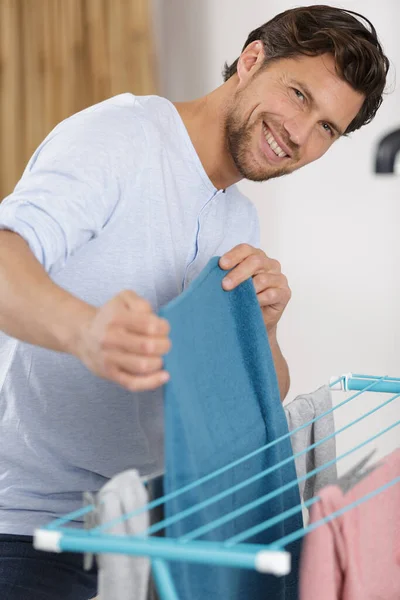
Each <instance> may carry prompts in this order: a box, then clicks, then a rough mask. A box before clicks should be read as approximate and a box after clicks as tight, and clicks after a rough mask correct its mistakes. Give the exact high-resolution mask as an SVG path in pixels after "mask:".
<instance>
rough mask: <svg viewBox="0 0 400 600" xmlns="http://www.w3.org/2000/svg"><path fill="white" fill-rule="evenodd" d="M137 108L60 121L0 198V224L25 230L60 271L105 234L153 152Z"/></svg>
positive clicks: (37, 251) (42, 258)
mask: <svg viewBox="0 0 400 600" xmlns="http://www.w3.org/2000/svg"><path fill="white" fill-rule="evenodd" d="M146 145H147V144H146V138H145V132H144V129H143V126H142V125H141V123H140V121H139V119H138V118H137V117H135V115H134V112H133V111H132V109H131V108H130V109H127V108H122V107H118V106H115V105H111V106H109V107H107V108H106V109H98V110H89V111H83V112H82V113H78V114H77V115H74V116H73V117H71V118H69V119H67V120H66V121H63V122H62V123H60V124H59V125H58V126H57V127H56V128H55V129H54V130H53V131H52V132H51V133H50V135H49V136H48V137H47V138H46V139H45V140H44V142H43V143H42V144H41V145H40V146H39V148H38V149H37V151H36V152H35V153H34V155H33V156H32V158H31V160H30V161H29V163H28V165H27V167H26V169H25V172H24V174H23V176H22V178H21V179H20V181H19V182H18V184H17V186H16V188H15V190H14V191H13V193H12V194H10V195H9V196H8V197H7V198H5V199H4V200H3V202H2V203H1V204H0V229H9V230H11V231H14V232H16V233H18V234H19V235H21V236H22V237H23V238H24V239H25V240H26V242H27V243H28V244H29V247H30V249H31V251H32V252H33V254H34V255H35V256H36V258H37V259H38V261H39V262H40V263H41V264H42V265H43V266H44V268H45V269H46V270H47V271H48V272H50V271H52V270H59V269H60V268H62V267H63V265H64V264H65V263H66V261H67V260H68V257H69V256H71V255H72V254H73V253H74V252H76V250H77V249H78V248H80V247H81V246H82V245H83V244H85V243H87V242H88V241H90V240H91V239H92V238H94V237H97V236H98V235H100V233H101V231H102V229H103V228H104V227H105V226H106V224H107V223H108V221H109V220H110V219H111V217H112V215H113V213H114V211H115V210H116V207H117V206H118V204H119V202H121V198H123V196H124V191H125V188H126V186H127V185H129V183H132V178H133V177H135V174H137V173H138V172H140V169H141V168H142V164H143V160H145V157H146Z"/></svg>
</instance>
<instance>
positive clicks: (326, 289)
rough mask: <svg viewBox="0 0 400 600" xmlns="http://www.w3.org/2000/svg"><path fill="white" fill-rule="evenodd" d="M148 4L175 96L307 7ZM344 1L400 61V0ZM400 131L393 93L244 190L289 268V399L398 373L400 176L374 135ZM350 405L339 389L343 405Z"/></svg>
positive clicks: (388, 418)
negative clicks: (386, 165)
mask: <svg viewBox="0 0 400 600" xmlns="http://www.w3.org/2000/svg"><path fill="white" fill-rule="evenodd" d="M153 1H154V4H155V9H156V10H155V15H156V28H157V29H156V30H157V32H158V43H159V64H160V84H161V92H162V93H163V95H165V96H166V97H168V98H170V99H171V100H178V99H180V100H186V99H191V98H194V97H196V96H199V95H202V94H205V93H207V92H208V91H210V90H211V89H213V88H214V87H216V86H218V85H220V84H221V69H222V66H223V63H224V61H225V60H227V61H228V62H231V61H233V60H234V59H235V58H236V57H237V56H238V54H239V53H240V50H241V48H242V46H243V44H244V42H245V40H246V38H247V35H248V33H249V32H250V31H251V30H252V29H254V28H255V27H257V26H259V25H260V24H262V23H264V22H265V21H267V20H268V19H269V18H271V17H272V16H274V15H275V14H277V13H278V12H281V11H283V10H285V9H287V8H290V7H292V6H298V5H309V4H312V3H311V2H297V3H292V2H287V1H285V0H279V1H278V0H275V1H273V0H270V1H269V2H265V1H264V0H245V1H244V0H235V2H232V0H189V1H188V0H165V1H164V2H163V0H153ZM326 3H327V4H333V5H339V3H335V2H329V1H327V2H326ZM340 6H342V7H343V8H349V9H352V10H355V11H358V12H361V13H362V14H364V15H365V16H367V17H368V18H369V19H370V20H371V21H372V22H373V23H374V25H375V27H376V28H377V30H378V33H379V35H380V38H381V40H382V43H383V45H384V48H385V50H386V53H387V54H388V55H389V57H390V58H391V60H392V63H393V66H394V67H395V66H396V65H399V64H400V45H399V43H398V36H399V30H398V24H399V23H400V2H397V0H381V1H380V2H377V1H376V0H354V1H352V0H347V1H342V2H341V3H340ZM394 71H395V68H393V69H392V73H391V84H392V89H393V87H394V85H393V84H394V75H395V73H394ZM398 126H400V92H399V90H398V89H396V90H395V91H392V92H391V94H389V95H388V96H387V97H386V99H385V101H384V104H383V106H382V107H381V109H380V111H379V112H378V115H377V117H376V118H375V120H374V121H373V123H371V124H370V125H368V126H366V127H365V128H363V129H361V130H360V131H359V132H355V133H354V134H353V135H352V137H351V138H350V139H343V140H340V141H339V142H338V143H337V144H336V146H335V147H334V148H332V149H331V150H330V151H329V153H328V154H327V155H326V156H325V157H323V158H322V159H321V160H320V161H318V162H316V163H314V164H313V165H309V166H308V167H305V168H304V169H302V170H300V171H299V172H297V173H296V174H293V175H290V176H289V177H284V178H281V179H277V180H275V181H271V182H268V183H264V184H254V183H250V182H243V183H241V184H240V186H241V188H242V189H243V191H244V192H245V193H246V194H247V195H249V197H250V198H251V199H252V200H253V201H254V203H255V204H256V206H257V208H258V211H259V216H260V220H261V229H262V248H263V249H264V250H265V252H266V253H267V254H268V255H270V256H272V257H274V258H277V259H278V260H279V261H280V262H281V263H282V268H283V271H284V272H285V274H286V275H287V276H288V279H289V283H290V286H291V288H292V292H293V297H292V300H291V302H290V305H289V306H288V308H287V311H286V313H285V315H284V317H283V319H282V321H281V326H280V342H281V346H282V350H283V352H284V354H285V356H286V357H287V360H288V363H289V366H290V371H291V377H292V384H291V390H290V393H289V399H292V398H293V397H294V396H295V395H297V394H298V393H301V392H308V391H312V390H313V389H315V388H316V387H319V386H320V385H322V384H324V383H326V382H328V380H329V378H330V376H331V375H334V374H342V373H344V372H348V371H353V372H358V373H366V374H373V375H385V374H389V375H392V376H398V377H400V361H399V356H400V316H399V311H398V307H399V306H400V273H399V269H398V265H399V258H400V241H399V239H398V235H397V234H398V230H399V224H400V197H399V196H400V179H398V180H397V181H396V180H395V179H394V178H391V177H390V176H377V175H375V174H374V173H373V170H372V166H373V159H374V151H375V147H376V143H377V140H378V139H379V138H380V137H381V136H382V135H383V134H384V133H385V132H386V131H388V130H391V129H393V128H395V127H398ZM369 396H370V397H369V398H367V397H366V395H363V396H361V398H360V400H359V402H357V401H354V402H352V403H350V404H349V405H347V406H346V408H343V409H340V410H338V411H336V417H337V419H336V422H337V427H340V426H342V425H344V424H346V423H348V422H349V420H350V419H353V418H356V417H357V416H359V415H361V414H362V412H363V411H364V410H365V407H366V406H368V407H370V408H372V406H373V405H376V403H377V402H378V401H382V400H386V399H387V396H385V397H383V396H378V395H375V394H374V395H369ZM343 399H344V395H342V394H341V393H338V394H337V395H336V394H335V400H336V401H337V402H338V401H340V400H343ZM399 402H400V399H399V400H397V401H396V402H394V403H393V404H392V405H391V406H390V407H389V408H388V409H382V410H381V411H379V412H378V413H376V415H375V416H373V417H370V418H368V420H367V421H366V422H364V423H363V424H362V425H359V426H356V427H354V428H351V429H350V430H349V431H348V432H347V433H345V434H342V435H340V436H338V448H339V452H341V451H344V450H345V449H347V448H350V447H351V446H352V445H354V444H355V443H358V442H361V441H362V440H363V439H365V437H366V436H368V435H373V434H375V433H377V432H378V431H379V430H381V429H382V428H383V427H384V426H388V425H389V424H390V423H392V422H394V420H395V419H399V417H400V410H399ZM398 439H399V433H398V428H397V429H394V430H393V431H392V432H390V433H389V434H386V435H385V437H384V438H382V439H381V440H380V441H379V443H378V448H379V454H381V455H382V454H386V453H387V452H389V451H390V450H392V449H393V448H395V447H396V446H398ZM363 453H364V451H363V452H361V454H363ZM359 455H360V453H358V454H357V455H356V457H358V456H359ZM353 461H354V457H352V458H351V459H349V460H348V461H344V462H343V464H344V465H345V466H346V467H347V466H348V464H350V463H352V462H353Z"/></svg>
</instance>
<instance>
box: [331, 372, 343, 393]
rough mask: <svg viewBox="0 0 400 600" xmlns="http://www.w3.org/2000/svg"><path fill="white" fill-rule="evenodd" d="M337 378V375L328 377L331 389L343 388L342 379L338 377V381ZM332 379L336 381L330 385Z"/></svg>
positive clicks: (341, 389)
mask: <svg viewBox="0 0 400 600" xmlns="http://www.w3.org/2000/svg"><path fill="white" fill-rule="evenodd" d="M338 379H340V378H339V377H338V376H337V375H334V376H333V377H331V378H330V380H329V384H330V388H331V390H340V391H343V390H344V385H343V379H340V381H338ZM334 381H336V383H335V385H332V383H333V382H334Z"/></svg>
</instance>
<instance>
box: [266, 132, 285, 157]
mask: <svg viewBox="0 0 400 600" xmlns="http://www.w3.org/2000/svg"><path fill="white" fill-rule="evenodd" d="M263 131H264V135H265V139H266V140H267V142H268V144H269V146H270V148H272V150H273V151H274V152H275V154H276V155H277V156H279V157H280V158H283V157H284V156H287V154H286V152H284V151H283V150H282V148H281V147H280V146H278V144H277V143H276V141H275V138H274V136H273V135H272V133H271V132H270V130H269V129H267V127H266V126H265V125H264V124H263Z"/></svg>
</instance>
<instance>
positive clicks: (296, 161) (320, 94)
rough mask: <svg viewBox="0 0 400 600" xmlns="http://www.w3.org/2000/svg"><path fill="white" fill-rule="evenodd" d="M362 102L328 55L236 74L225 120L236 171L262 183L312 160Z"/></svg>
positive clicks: (348, 122)
mask: <svg viewBox="0 0 400 600" xmlns="http://www.w3.org/2000/svg"><path fill="white" fill-rule="evenodd" d="M254 71H255V70H254ZM238 72H239V71H238ZM363 101H364V96H363V95H362V94H360V93H358V92H356V91H354V89H353V88H352V87H351V86H350V85H349V84H348V83H347V82H345V81H343V80H342V79H340V78H339V76H338V75H337V74H336V72H335V63H334V59H333V57H332V56H331V55H330V54H324V55H321V56H316V57H314V56H312V57H310V56H300V57H298V58H286V59H280V60H278V61H276V62H272V63H271V64H269V65H268V66H267V67H266V68H265V69H261V70H260V71H259V72H255V73H254V74H253V75H252V76H249V77H248V79H247V80H245V79H244V80H240V77H239V84H238V87H237V88H236V92H235V96H234V98H233V102H232V105H231V107H230V108H229V110H228V113H227V119H226V124H225V128H226V139H227V143H228V148H229V151H230V154H231V156H232V158H233V160H234V163H235V165H236V168H237V170H238V171H239V173H240V175H241V176H242V177H244V178H246V179H251V180H253V181H266V180H268V179H271V178H273V177H279V176H281V175H286V174H288V173H291V172H293V171H295V170H296V169H299V168H300V167H303V166H304V165H307V164H308V163H310V162H312V161H314V160H317V158H320V157H321V156H322V155H323V154H325V152H326V151H327V150H328V148H330V146H331V145H332V144H333V142H334V141H335V140H337V139H338V138H339V137H340V136H341V135H342V133H344V131H345V130H346V128H347V127H348V125H349V124H350V123H351V121H352V120H353V119H354V117H355V116H356V115H357V113H358V112H359V110H360V109H361V107H362V104H363Z"/></svg>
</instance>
